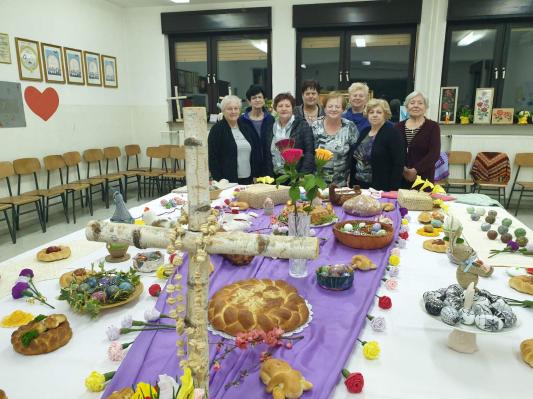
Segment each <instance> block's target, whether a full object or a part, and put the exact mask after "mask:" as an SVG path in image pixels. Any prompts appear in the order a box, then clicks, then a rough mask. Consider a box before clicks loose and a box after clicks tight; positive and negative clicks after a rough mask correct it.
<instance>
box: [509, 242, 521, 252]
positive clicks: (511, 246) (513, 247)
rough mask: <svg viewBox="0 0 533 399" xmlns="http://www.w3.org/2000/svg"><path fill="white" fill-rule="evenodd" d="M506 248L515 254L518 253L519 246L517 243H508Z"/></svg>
mask: <svg viewBox="0 0 533 399" xmlns="http://www.w3.org/2000/svg"><path fill="white" fill-rule="evenodd" d="M507 248H509V249H510V250H511V251H513V252H515V251H518V248H520V246H519V245H518V243H517V242H516V241H509V242H508V243H507Z"/></svg>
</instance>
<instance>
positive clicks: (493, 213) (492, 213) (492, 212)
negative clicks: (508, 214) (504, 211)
mask: <svg viewBox="0 0 533 399" xmlns="http://www.w3.org/2000/svg"><path fill="white" fill-rule="evenodd" d="M488 215H489V216H492V217H493V218H495V217H496V216H497V215H498V212H497V211H494V210H491V211H489V213H488Z"/></svg>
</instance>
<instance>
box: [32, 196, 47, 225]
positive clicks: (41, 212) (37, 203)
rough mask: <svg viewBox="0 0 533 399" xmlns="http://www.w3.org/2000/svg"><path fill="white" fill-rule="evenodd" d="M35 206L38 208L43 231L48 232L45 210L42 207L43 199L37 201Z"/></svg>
mask: <svg viewBox="0 0 533 399" xmlns="http://www.w3.org/2000/svg"><path fill="white" fill-rule="evenodd" d="M35 207H36V208H37V216H38V217H39V222H40V223H41V229H42V231H43V233H46V220H45V211H44V209H42V205H41V201H36V202H35Z"/></svg>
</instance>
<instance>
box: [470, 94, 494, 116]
mask: <svg viewBox="0 0 533 399" xmlns="http://www.w3.org/2000/svg"><path fill="white" fill-rule="evenodd" d="M493 98H494V88H493V87H487V88H478V89H476V100H475V101H474V123H477V124H488V123H490V119H491V115H492V100H493Z"/></svg>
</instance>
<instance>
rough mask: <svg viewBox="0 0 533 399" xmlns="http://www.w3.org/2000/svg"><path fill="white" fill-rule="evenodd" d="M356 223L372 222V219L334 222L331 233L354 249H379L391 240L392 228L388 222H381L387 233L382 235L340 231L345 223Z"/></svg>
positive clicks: (392, 235)
mask: <svg viewBox="0 0 533 399" xmlns="http://www.w3.org/2000/svg"><path fill="white" fill-rule="evenodd" d="M347 223H349V224H358V223H366V224H373V223H375V222H374V221H371V220H345V221H343V222H339V223H336V224H335V225H334V226H333V234H334V235H335V238H336V239H337V240H338V241H340V242H341V243H342V244H344V245H346V246H348V247H350V248H356V249H379V248H383V247H386V246H387V245H389V244H390V243H391V242H392V239H393V238H394V234H393V233H394V230H393V228H392V225H390V224H382V227H383V229H384V230H385V231H386V232H387V234H385V235H383V236H374V235H355V234H352V233H346V232H344V231H341V228H342V227H343V226H344V225H345V224H347Z"/></svg>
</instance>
